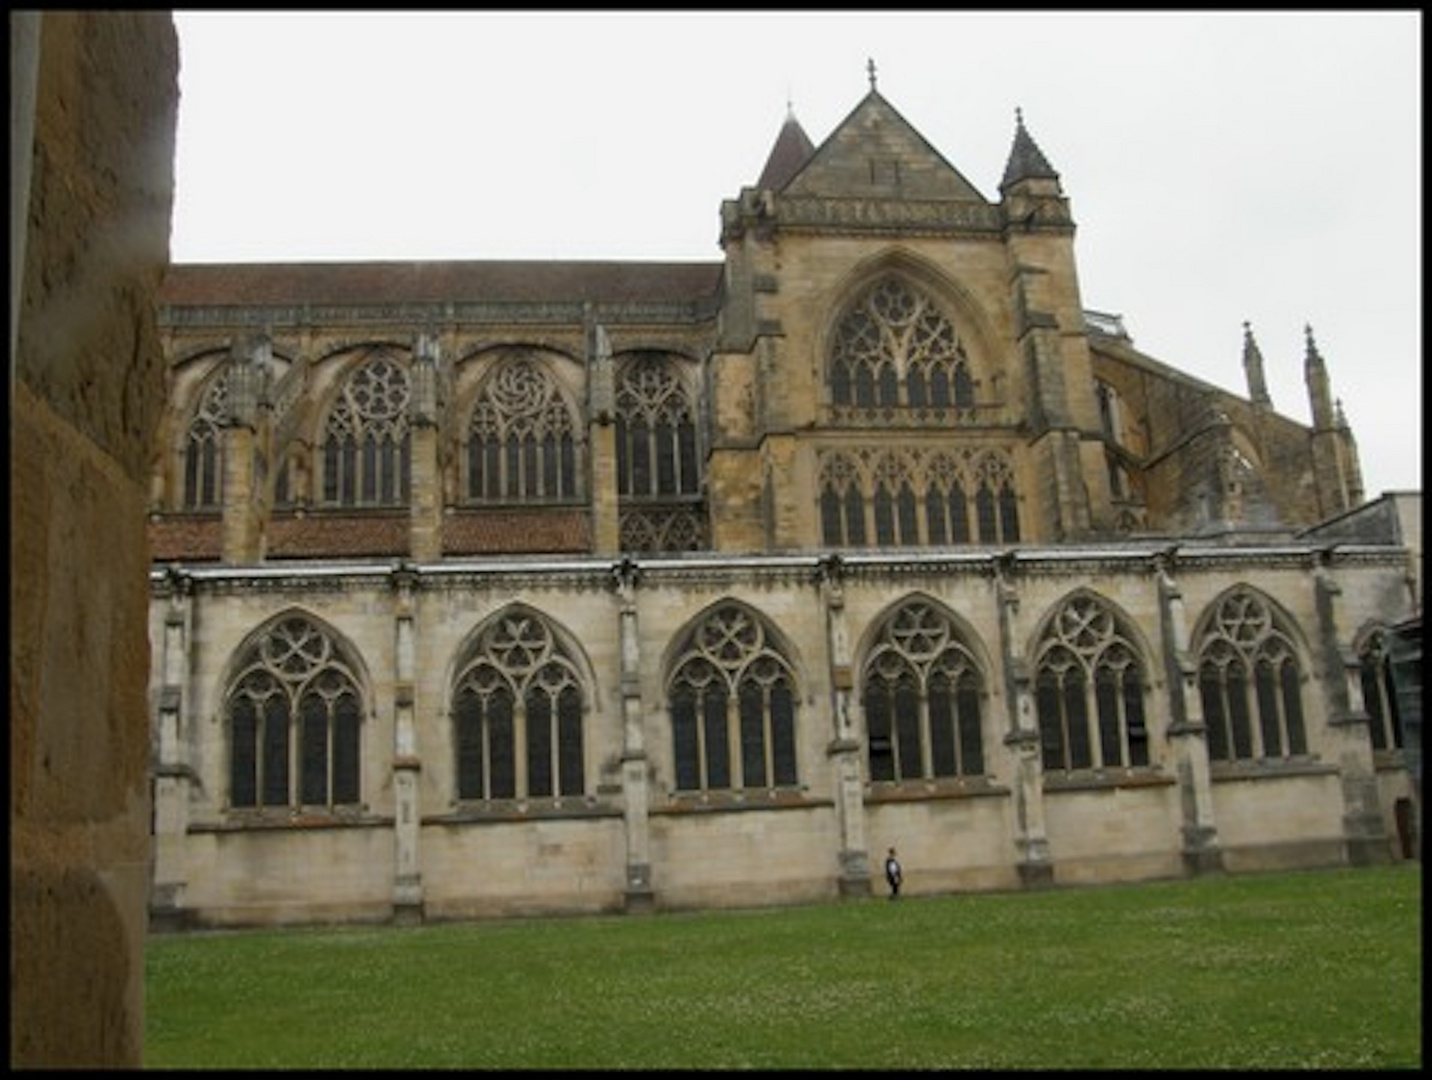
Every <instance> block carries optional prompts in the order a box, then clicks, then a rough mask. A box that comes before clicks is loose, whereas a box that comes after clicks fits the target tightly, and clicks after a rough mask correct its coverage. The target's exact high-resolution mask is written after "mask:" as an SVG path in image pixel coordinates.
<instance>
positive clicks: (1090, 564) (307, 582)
mask: <svg viewBox="0 0 1432 1080" xmlns="http://www.w3.org/2000/svg"><path fill="white" fill-rule="evenodd" d="M836 554H838V562H839V568H840V574H841V575H842V576H843V577H844V578H846V579H847V580H879V579H882V578H890V577H925V576H930V575H934V576H938V577H949V576H951V575H965V576H971V577H973V576H981V577H985V576H989V575H992V574H998V575H1000V576H1002V577H1004V578H1005V579H1007V580H1008V581H1010V582H1011V583H1012V584H1015V585H1017V583H1018V580H1019V578H1020V577H1022V576H1025V575H1030V576H1033V575H1040V576H1044V575H1060V576H1063V575H1070V574H1076V575H1107V574H1110V573H1124V574H1138V575H1151V574H1154V573H1156V572H1159V570H1160V569H1161V568H1166V569H1167V570H1168V572H1170V573H1171V574H1173V576H1174V577H1175V578H1177V577H1179V576H1181V575H1184V574H1187V573H1189V572H1197V571H1205V570H1206V571H1211V572H1225V571H1226V570H1227V569H1228V568H1229V567H1237V568H1239V569H1240V570H1243V571H1253V570H1256V571H1265V570H1272V569H1291V570H1303V571H1307V570H1312V569H1316V568H1317V567H1319V566H1322V565H1328V566H1332V567H1334V568H1336V567H1340V566H1373V567H1377V566H1389V567H1399V566H1401V565H1403V563H1404V562H1405V561H1406V558H1407V552H1406V549H1405V548H1402V547H1396V546H1392V545H1340V546H1337V547H1335V548H1328V547H1315V546H1312V545H1301V544H1300V545H1278V546H1269V547H1219V546H1208V547H1198V546H1184V545H1172V546H1171V545H1169V544H1168V543H1167V542H1163V543H1156V544H1151V543H1140V542H1130V543H1129V544H1124V545H1075V544H1070V545H1067V546H1064V547H1028V548H1004V549H995V548H980V547H971V548H968V549H959V548H943V549H938V550H920V549H912V550H907V551H900V552H880V551H868V550H864V551H841V552H838V553H836ZM831 556H832V553H831V552H829V551H824V550H820V551H803V552H794V553H774V554H764V555H719V554H706V553H701V554H691V555H670V556H652V557H638V556H629V557H627V559H626V560H625V562H623V560H620V559H613V558H609V557H594V556H589V555H574V556H570V557H561V556H553V557H532V556H522V557H513V558H471V559H447V560H444V561H443V562H439V563H425V564H414V563H411V562H407V561H401V560H399V561H394V560H386V561H382V562H353V561H349V562H342V561H336V560H335V561H324V560H311V561H303V562H298V561H295V562H294V563H292V564H285V563H274V562H270V563H263V564H260V565H254V566H232V565H226V564H214V563H202V564H192V565H184V564H170V565H165V566H157V567H155V568H154V569H153V570H152V571H151V572H150V589H151V594H152V595H155V596H167V595H169V594H170V592H171V591H172V590H174V589H175V588H180V589H184V590H189V589H197V590H202V591H204V592H208V593H230V592H249V591H256V592H263V591H298V592H338V591H346V590H353V589H362V588H368V589H373V588H384V589H386V588H389V587H390V586H391V585H392V583H393V579H394V576H395V575H400V574H401V575H404V576H405V580H408V581H409V582H410V583H411V585H412V587H413V588H416V589H425V590H452V589H456V590H459V591H461V590H469V589H484V588H492V587H495V586H498V585H500V586H501V587H502V588H504V589H511V588H515V587H520V588H534V589H573V588H577V589H583V590H586V589H603V590H606V589H612V588H614V587H615V585H616V584H617V582H618V575H619V573H621V572H623V568H624V567H625V568H626V571H625V572H627V573H634V574H635V576H636V577H635V580H636V581H637V582H638V584H637V585H636V586H635V587H636V588H637V589H638V591H640V589H641V588H642V587H651V586H656V587H662V588H666V587H686V586H690V585H709V586H716V587H729V586H731V585H737V584H739V585H751V584H755V585H758V586H760V587H767V588H768V587H776V586H779V587H786V586H790V585H804V584H812V585H813V584H816V583H818V581H819V577H820V573H821V567H822V564H823V562H824V561H825V560H828V559H829V558H831Z"/></svg>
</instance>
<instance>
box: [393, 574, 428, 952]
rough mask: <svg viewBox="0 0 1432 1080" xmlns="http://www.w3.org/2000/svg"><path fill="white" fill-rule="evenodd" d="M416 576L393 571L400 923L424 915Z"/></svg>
mask: <svg viewBox="0 0 1432 1080" xmlns="http://www.w3.org/2000/svg"><path fill="white" fill-rule="evenodd" d="M417 586H418V575H417V572H416V571H415V570H414V569H413V567H412V566H411V565H406V564H405V565H402V566H399V567H398V569H396V570H394V571H393V590H394V593H395V597H396V599H395V601H394V664H393V668H394V671H393V844H394V859H393V868H394V869H393V921H394V922H396V923H400V924H408V923H419V922H422V920H423V874H422V860H421V858H420V852H419V839H420V836H421V824H422V806H421V805H420V801H419V798H418V774H419V773H420V772H421V771H422V758H421V756H420V754H419V753H418V742H417V731H416V725H415V724H414V720H413V710H414V705H415V695H414V685H415V669H416V655H417V642H416V640H415V634H416V629H415V627H414V617H413V593H414V591H415V590H416V588H417Z"/></svg>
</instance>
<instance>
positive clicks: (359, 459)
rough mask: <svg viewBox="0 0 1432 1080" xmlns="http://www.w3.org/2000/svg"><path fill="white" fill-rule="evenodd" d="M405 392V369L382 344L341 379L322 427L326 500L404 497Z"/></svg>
mask: <svg viewBox="0 0 1432 1080" xmlns="http://www.w3.org/2000/svg"><path fill="white" fill-rule="evenodd" d="M410 392H411V389H410V384H409V380H408V373H407V371H406V370H405V369H404V368H403V366H402V365H401V364H399V363H398V362H397V360H395V359H394V358H393V357H392V356H390V355H389V354H388V353H387V352H385V351H382V350H378V351H376V354H375V356H374V357H373V358H372V359H370V360H368V361H367V362H366V363H365V364H363V366H362V367H360V368H358V370H357V371H355V372H354V373H353V374H352V375H350V376H349V377H348V379H347V380H346V381H345V382H344V384H343V386H342V388H341V389H340V391H339V394H338V399H337V401H336V402H335V404H334V406H333V410H332V412H330V413H329V416H328V423H327V426H326V428H325V431H324V439H323V499H324V501H325V502H327V503H330V504H336V505H339V506H401V505H402V504H404V503H406V502H407V500H408V486H409V471H410V458H411V454H412V439H411V436H410V434H409V430H408V398H409V395H410Z"/></svg>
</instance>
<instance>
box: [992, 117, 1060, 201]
mask: <svg viewBox="0 0 1432 1080" xmlns="http://www.w3.org/2000/svg"><path fill="white" fill-rule="evenodd" d="M1034 179H1040V180H1058V179H1059V174H1058V173H1057V172H1055V171H1054V166H1052V165H1050V164H1049V159H1048V158H1046V157H1045V156H1044V151H1043V150H1041V149H1039V146H1038V145H1037V144H1036V143H1035V141H1034V139H1033V138H1032V137H1031V136H1030V134H1029V132H1028V131H1026V130H1025V129H1024V115H1023V114H1022V113H1021V112H1020V111H1019V110H1018V109H1016V110H1015V112H1014V145H1013V146H1011V147H1010V148H1009V161H1007V162H1006V163H1005V166H1004V179H1003V180H1001V181H1000V182H999V189H1000V190H1001V191H1003V190H1004V189H1005V188H1007V187H1009V185H1010V184H1014V183H1018V182H1019V181H1020V180H1034Z"/></svg>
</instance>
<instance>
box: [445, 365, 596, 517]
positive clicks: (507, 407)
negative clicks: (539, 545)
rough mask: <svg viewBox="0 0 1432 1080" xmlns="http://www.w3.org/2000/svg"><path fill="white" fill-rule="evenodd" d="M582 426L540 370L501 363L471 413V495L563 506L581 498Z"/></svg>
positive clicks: (480, 499)
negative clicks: (579, 430)
mask: <svg viewBox="0 0 1432 1080" xmlns="http://www.w3.org/2000/svg"><path fill="white" fill-rule="evenodd" d="M578 443H579V439H578V437H577V424H576V420H575V418H574V416H573V411H572V409H571V407H570V406H569V405H568V404H567V402H566V401H565V400H564V398H563V396H562V393H561V391H560V390H558V388H557V386H556V384H555V383H554V382H553V381H552V379H551V378H550V377H549V376H548V375H547V374H546V373H545V372H543V371H542V369H541V367H540V366H539V365H537V364H536V363H534V362H532V361H531V360H528V359H525V358H516V359H510V360H507V361H505V362H504V363H502V364H501V365H500V366H499V367H498V368H497V369H496V370H495V371H494V372H493V374H492V375H491V376H490V377H489V378H488V380H487V382H486V383H485V384H484V385H483V387H482V390H481V391H480V393H479V394H478V399H477V404H476V405H475V406H474V407H473V410H472V423H471V425H470V426H469V429H468V442H467V494H468V498H470V499H472V500H474V501H477V502H564V501H570V500H572V499H574V498H576V497H577V494H578V478H577V472H578V470H577V450H578Z"/></svg>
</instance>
